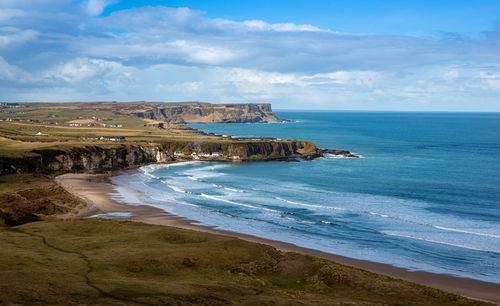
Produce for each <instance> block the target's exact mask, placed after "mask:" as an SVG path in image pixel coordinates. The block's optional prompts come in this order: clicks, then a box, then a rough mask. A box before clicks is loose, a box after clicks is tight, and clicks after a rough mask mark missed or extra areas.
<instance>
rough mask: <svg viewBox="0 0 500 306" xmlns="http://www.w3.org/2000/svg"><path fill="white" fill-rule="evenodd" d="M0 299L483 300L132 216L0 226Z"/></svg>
mask: <svg viewBox="0 0 500 306" xmlns="http://www.w3.org/2000/svg"><path fill="white" fill-rule="evenodd" d="M0 244H1V245H2V248H0V271H2V273H1V275H2V277H1V278H0V303H6V304H11V303H12V304H82V303H83V304H178V305H182V304H186V305H187V304H198V305H201V304H203V305H228V304H247V305H255V304H265V305H300V304H302V305H303V304H307V305H335V304H343V305H346V304H363V305H372V304H392V305H396V304H398V305H432V304H434V305H474V304H476V305H480V304H481V303H480V302H475V301H471V300H467V299H465V298H462V297H459V296H457V295H453V294H449V293H445V292H442V291H439V290H437V289H431V288H428V287H424V286H421V285H417V284H413V283H409V282H405V281H401V280H396V279H392V278H389V277H386V276H381V275H377V274H373V273H370V272H366V271H362V270H359V269H355V268H351V267H346V266H342V265H339V264H335V263H333V262H329V261H326V260H322V259H318V258H314V257H311V256H306V255H299V254H296V253H283V252H280V251H277V250H276V249H274V248H273V247H270V246H266V245H262V244H256V243H251V242H246V241H243V240H239V239H236V238H231V237H226V236H219V235H213V234H208V233H202V232H195V231H189V230H182V229H178V228H172V227H165V226H154V225H147V224H142V223H135V222H128V221H109V220H92V219H87V220H72V221H45V222H35V223H29V224H25V225H22V226H19V227H15V228H2V229H0Z"/></svg>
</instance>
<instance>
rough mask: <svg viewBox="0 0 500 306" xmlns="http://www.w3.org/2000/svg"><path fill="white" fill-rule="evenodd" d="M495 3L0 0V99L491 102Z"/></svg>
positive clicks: (497, 78) (499, 97)
mask: <svg viewBox="0 0 500 306" xmlns="http://www.w3.org/2000/svg"><path fill="white" fill-rule="evenodd" d="M499 22H500V1H487V0H483V1H480V0H479V1H444V0H443V1H361V0H352V1H320V0H310V1H296V0H289V1H270V0H268V1H261V0H254V1H216V0H205V1H181V0H166V1H160V0H142V1H137V0H136V1H131V0H121V1H119V0H79V1H72V0H37V1H31V0H2V1H1V2H0V100H5V101H82V100H94V101H95V100H97V101H103V100H117V101H130V100H154V101H188V100H200V101H210V102H216V103H217V102H220V103H234V102H236V103H237V102H270V103H272V104H273V107H275V108H280V109H287V108H289V109H340V110H417V111H500V23H499Z"/></svg>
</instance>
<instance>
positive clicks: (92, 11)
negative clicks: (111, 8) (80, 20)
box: [83, 0, 113, 16]
mask: <svg viewBox="0 0 500 306" xmlns="http://www.w3.org/2000/svg"><path fill="white" fill-rule="evenodd" d="M112 2H113V1H111V0H87V1H85V2H84V3H83V5H84V8H85V12H86V13H87V14H89V15H90V16H99V15H101V14H102V12H104V9H105V8H106V7H107V6H108V5H110V4H111V3H112Z"/></svg>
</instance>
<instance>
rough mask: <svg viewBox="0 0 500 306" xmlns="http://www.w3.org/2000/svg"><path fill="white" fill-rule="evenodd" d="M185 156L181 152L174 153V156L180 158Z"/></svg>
mask: <svg viewBox="0 0 500 306" xmlns="http://www.w3.org/2000/svg"><path fill="white" fill-rule="evenodd" d="M182 155H185V154H184V153H183V152H174V156H182Z"/></svg>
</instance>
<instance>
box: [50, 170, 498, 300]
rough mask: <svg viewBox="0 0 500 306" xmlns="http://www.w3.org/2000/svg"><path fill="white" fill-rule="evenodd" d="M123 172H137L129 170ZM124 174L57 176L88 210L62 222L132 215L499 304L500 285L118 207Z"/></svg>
mask: <svg viewBox="0 0 500 306" xmlns="http://www.w3.org/2000/svg"><path fill="white" fill-rule="evenodd" d="M124 171H126V172H127V171H136V170H135V169H129V170H124ZM120 173H123V171H116V172H112V173H109V174H73V173H70V174H63V175H60V176H57V177H56V178H55V181H56V182H57V183H58V184H59V185H61V186H62V187H63V188H64V189H66V190H67V191H68V192H70V193H72V194H74V195H76V196H78V197H80V198H82V199H84V200H85V201H86V202H87V206H85V207H84V208H83V209H81V210H80V211H79V212H78V213H77V214H74V215H64V216H62V217H61V218H63V219H71V218H84V217H89V216H92V215H95V214H106V213H111V212H120V213H131V214H132V217H126V218H116V219H118V220H131V221H137V222H144V223H149V224H155V225H166V226H173V227H178V228H183V229H189V230H194V231H203V232H208V233H212V234H218V235H225V236H232V237H237V238H240V239H243V240H246V241H250V242H256V243H262V244H267V245H271V246H273V247H275V248H276V249H278V250H280V251H285V252H296V253H301V254H306V255H310V256H315V257H319V258H323V259H327V260H331V261H334V262H336V263H340V264H343V265H348V266H352V267H356V268H359V269H363V270H367V271H370V272H374V273H377V274H383V275H387V276H391V277H394V278H399V279H403V280H407V281H411V282H414V283H418V284H421V285H426V286H429V287H433V288H437V289H441V290H444V291H448V292H452V293H456V294H459V295H462V296H465V297H468V298H472V299H477V300H482V301H488V302H493V303H497V304H500V284H497V283H491V282H485V281H480V280H475V279H471V278H463V277H457V276H452V275H448V274H437V273H431V272H424V271H409V270H407V269H404V268H399V267H395V266H392V265H389V264H382V263H377V262H371V261H367V260H360V259H354V258H349V257H345V256H341V255H334V254H330V253H326V252H322V251H318V250H314V249H309V248H304V247H299V246H296V245H294V244H291V243H286V242H281V241H276V240H269V239H265V238H259V237H255V236H251V235H246V234H240V233H236V232H231V231H224V230H217V229H214V228H213V227H209V226H203V225H199V224H196V223H198V222H197V221H196V220H189V219H186V218H183V217H179V216H176V215H173V214H170V213H168V212H165V211H164V210H162V209H159V208H155V207H153V206H149V205H137V206H136V205H128V204H123V203H120V202H118V201H116V200H114V199H112V198H111V197H110V196H109V193H113V192H114V190H113V188H112V187H111V186H110V181H109V179H108V178H109V177H110V176H114V175H118V174H120Z"/></svg>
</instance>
